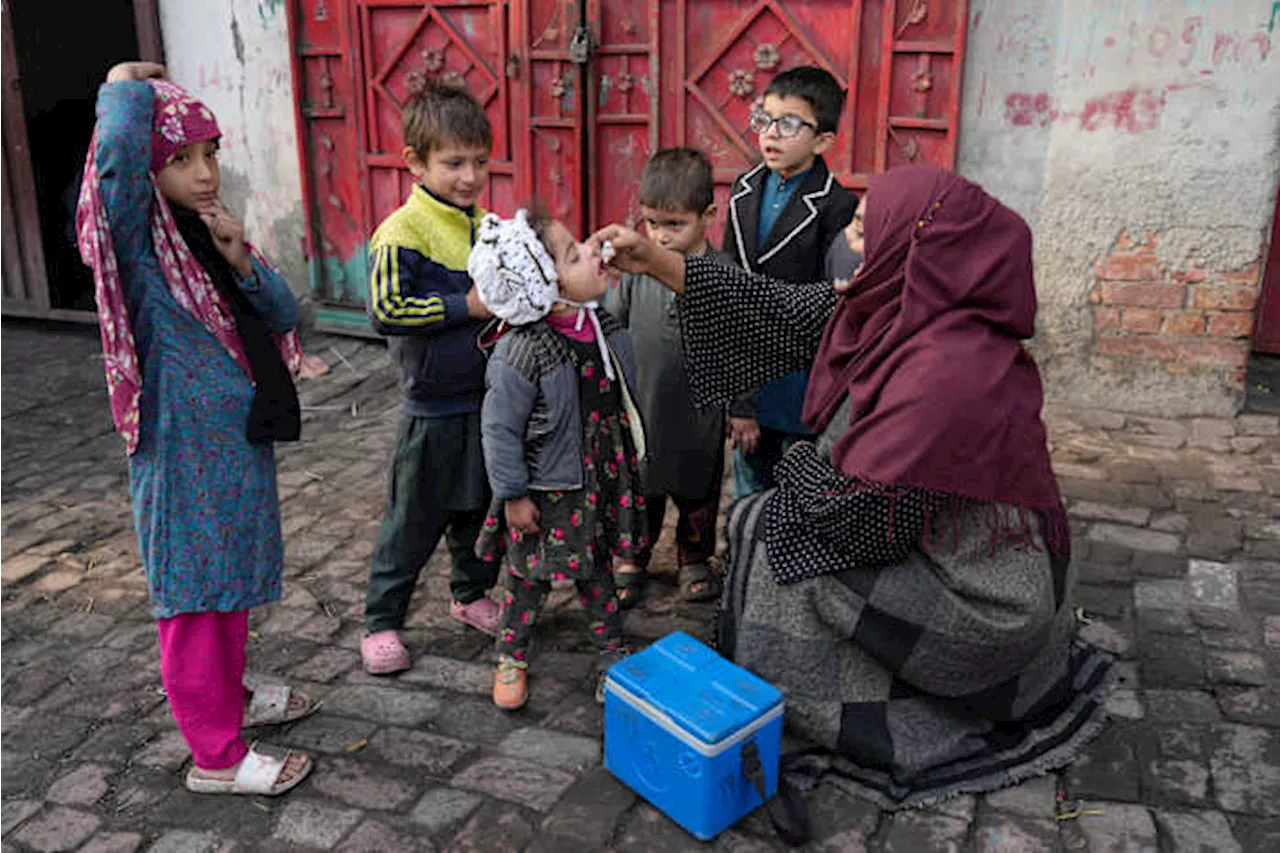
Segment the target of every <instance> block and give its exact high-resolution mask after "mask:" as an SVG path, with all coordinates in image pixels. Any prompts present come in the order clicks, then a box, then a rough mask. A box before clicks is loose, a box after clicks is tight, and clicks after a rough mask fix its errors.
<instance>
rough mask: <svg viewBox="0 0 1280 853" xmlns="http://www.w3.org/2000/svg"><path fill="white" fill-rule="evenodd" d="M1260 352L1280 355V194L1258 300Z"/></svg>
mask: <svg viewBox="0 0 1280 853" xmlns="http://www.w3.org/2000/svg"><path fill="white" fill-rule="evenodd" d="M1253 348H1254V350H1256V351H1257V352H1266V353H1272V354H1275V355H1280V191H1277V192H1276V210H1275V213H1273V214H1272V219H1271V248H1270V249H1268V250H1267V267H1266V269H1264V270H1263V271H1262V293H1261V295H1260V296H1259V298H1258V320H1257V326H1256V329H1255V331H1254V334H1253Z"/></svg>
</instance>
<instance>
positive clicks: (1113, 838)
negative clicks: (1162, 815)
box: [1076, 802, 1159, 853]
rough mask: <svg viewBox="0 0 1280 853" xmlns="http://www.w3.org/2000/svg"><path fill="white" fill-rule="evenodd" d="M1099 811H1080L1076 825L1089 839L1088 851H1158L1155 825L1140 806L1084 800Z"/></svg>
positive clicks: (1156, 852)
mask: <svg viewBox="0 0 1280 853" xmlns="http://www.w3.org/2000/svg"><path fill="white" fill-rule="evenodd" d="M1083 808H1084V809H1087V810H1091V811H1092V810H1097V811H1100V812H1101V814H1097V815H1082V816H1081V817H1080V818H1078V819H1077V820H1076V824H1077V828H1078V829H1079V830H1080V832H1081V833H1082V834H1083V836H1084V837H1085V838H1086V839H1087V840H1088V842H1089V853H1158V851H1159V846H1158V844H1157V836H1156V825H1155V821H1153V820H1152V819H1151V813H1150V812H1149V811H1148V810H1147V809H1145V808H1143V807H1142V806H1132V805H1124V804H1121V803H1106V802H1097V803H1085V804H1084V805H1083Z"/></svg>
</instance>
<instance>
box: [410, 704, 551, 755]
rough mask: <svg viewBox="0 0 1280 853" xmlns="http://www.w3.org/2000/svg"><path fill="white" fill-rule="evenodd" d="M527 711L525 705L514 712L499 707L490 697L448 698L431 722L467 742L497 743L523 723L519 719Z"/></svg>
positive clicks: (449, 735) (436, 727) (433, 729)
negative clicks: (523, 708)
mask: <svg viewBox="0 0 1280 853" xmlns="http://www.w3.org/2000/svg"><path fill="white" fill-rule="evenodd" d="M526 714H528V706H525V710H524V711H522V712H519V713H516V714H513V713H511V712H510V711H503V710H502V709H501V708H498V707H497V706H496V705H494V704H493V700H492V699H480V698H478V697H473V696H459V697H450V699H449V701H448V702H445V703H444V706H443V707H442V708H441V709H440V712H439V714H437V715H436V717H435V719H434V720H432V721H431V729H432V731H434V732H437V733H439V734H442V735H446V736H447V737H451V738H456V739H458V740H464V741H467V742H468V743H478V744H482V745H494V746H496V745H497V744H499V743H501V742H502V739H503V738H505V737H506V736H507V735H509V734H511V733H512V732H513V731H515V730H516V729H518V728H520V726H521V724H522V722H523V721H522V719H521V718H522V717H523V716H525V715H526Z"/></svg>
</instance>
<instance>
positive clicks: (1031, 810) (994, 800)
mask: <svg viewBox="0 0 1280 853" xmlns="http://www.w3.org/2000/svg"><path fill="white" fill-rule="evenodd" d="M983 799H984V800H985V801H986V804H987V805H988V806H990V807H991V808H992V809H995V810H996V811H1001V812H1007V813H1009V814H1014V815H1020V816H1022V817H1029V818H1033V819H1036V820H1043V819H1052V818H1053V816H1054V815H1055V813H1056V810H1057V802H1058V780H1057V777H1055V776H1040V777H1037V778H1035V779H1029V780H1027V781H1026V782H1022V783H1021V784H1018V785H1015V786H1013V787H1012V788H1005V789H1004V790H1001V791H993V792H991V793H990V794H987V795H985V796H984V797H983Z"/></svg>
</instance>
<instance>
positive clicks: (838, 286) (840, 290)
mask: <svg viewBox="0 0 1280 853" xmlns="http://www.w3.org/2000/svg"><path fill="white" fill-rule="evenodd" d="M852 284H853V279H852V278H838V279H836V280H835V281H833V282H831V286H832V288H834V289H835V292H836V295H837V296H844V295H845V294H846V293H848V292H849V288H850V286H852Z"/></svg>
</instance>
